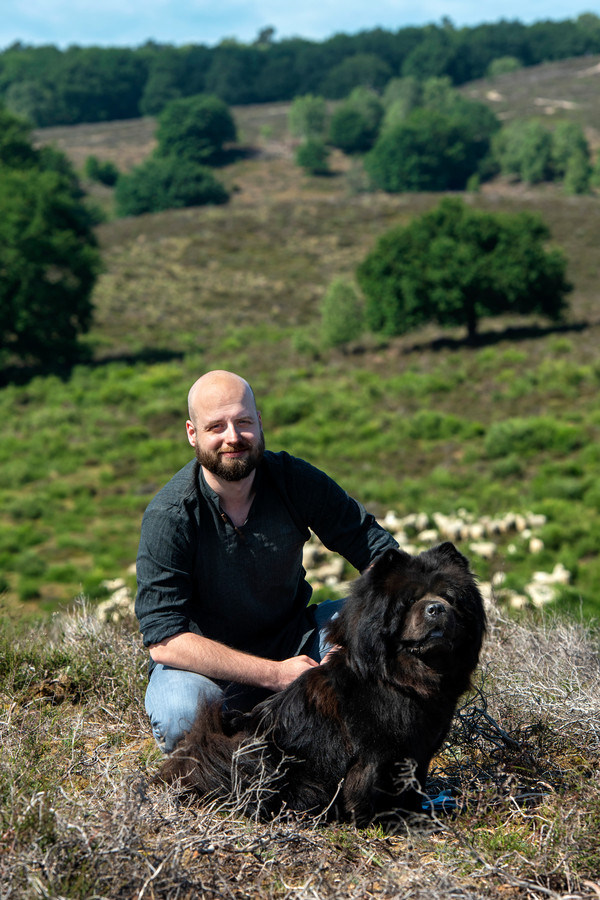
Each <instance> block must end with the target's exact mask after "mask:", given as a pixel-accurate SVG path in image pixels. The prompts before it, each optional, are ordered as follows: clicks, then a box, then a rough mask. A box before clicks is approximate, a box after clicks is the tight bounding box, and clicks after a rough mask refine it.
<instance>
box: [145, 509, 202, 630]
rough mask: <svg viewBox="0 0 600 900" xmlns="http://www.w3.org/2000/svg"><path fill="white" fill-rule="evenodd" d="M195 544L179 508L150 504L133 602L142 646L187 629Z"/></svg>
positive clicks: (186, 519)
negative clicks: (135, 594) (134, 600)
mask: <svg viewBox="0 0 600 900" xmlns="http://www.w3.org/2000/svg"><path fill="white" fill-rule="evenodd" d="M196 542H197V534H195V529H194V528H193V527H192V525H191V523H190V519H189V517H188V516H186V515H185V514H183V515H182V509H181V507H179V506H176V505H174V506H163V505H161V504H158V503H153V504H152V503H151V504H150V506H149V507H148V509H147V510H146V512H145V514H144V518H143V520H142V528H141V535H140V544H139V550H138V556H137V582H138V590H137V596H136V602H135V612H136V615H137V617H138V620H139V623H140V631H141V632H142V635H143V639H144V645H145V646H146V647H147V646H149V645H150V644H156V643H158V642H159V641H162V640H165V638H168V637H171V636H172V635H174V634H179V633H180V632H181V631H189V630H190V618H191V617H190V607H191V604H192V598H193V593H194V586H193V573H192V567H193V561H194V558H195V553H196V547H195V543H196ZM194 630H197V629H194Z"/></svg>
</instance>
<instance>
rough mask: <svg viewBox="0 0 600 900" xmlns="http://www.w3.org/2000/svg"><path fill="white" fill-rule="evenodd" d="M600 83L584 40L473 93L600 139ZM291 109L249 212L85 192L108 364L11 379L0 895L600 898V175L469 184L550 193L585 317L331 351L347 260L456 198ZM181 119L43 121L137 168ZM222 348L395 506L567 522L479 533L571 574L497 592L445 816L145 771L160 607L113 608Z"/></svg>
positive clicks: (295, 428)
mask: <svg viewBox="0 0 600 900" xmlns="http://www.w3.org/2000/svg"><path fill="white" fill-rule="evenodd" d="M599 78H600V71H599V69H598V59H597V58H595V59H590V58H587V59H584V60H576V61H571V62H561V63H557V64H554V65H545V66H541V67H537V68H535V69H531V70H524V71H523V70H522V71H520V72H517V73H511V74H507V75H504V76H501V77H500V78H498V79H497V80H496V81H494V82H493V83H490V82H485V83H484V82H481V83H478V84H472V85H466V86H465V87H464V91H465V92H466V93H467V94H469V95H476V96H478V97H479V98H481V99H484V100H486V102H489V103H490V105H492V107H493V108H494V109H495V110H496V111H498V112H500V113H501V114H502V115H503V117H505V118H508V117H510V116H519V117H528V116H533V115H538V116H540V117H542V118H543V119H544V121H546V122H548V123H550V124H551V123H554V122H556V121H559V120H560V119H562V118H574V119H576V120H578V121H581V122H582V123H583V124H584V125H585V127H586V132H587V135H588V139H589V141H590V143H591V145H592V146H593V148H594V150H595V151H597V149H598V145H599V144H600V103H599V101H598V99H597V98H598V97H599V96H600V94H599V92H598V87H597V86H598V79H599ZM287 109H288V106H287V105H285V104H276V105H271V106H264V107H240V108H236V109H235V115H236V119H237V122H238V128H239V132H240V141H239V147H238V148H237V149H238V152H236V153H235V154H232V160H231V162H230V163H229V164H227V165H225V166H223V168H222V169H221V170H220V171H219V177H220V178H222V180H223V181H224V182H225V183H226V185H227V186H228V188H230V190H231V191H232V199H231V200H230V202H229V204H228V205H227V206H224V207H218V208H199V209H186V210H179V211H172V212H164V213H160V214H155V215H146V216H142V217H139V218H135V219H133V218H131V219H115V218H114V217H113V216H112V193H111V191H110V190H109V189H104V188H100V187H98V186H93V185H89V186H88V187H89V189H90V192H91V193H92V194H93V196H94V199H95V201H96V202H97V203H98V204H100V205H101V206H102V207H103V209H104V210H105V212H106V221H105V222H104V223H103V224H102V225H100V226H98V237H99V241H100V245H101V249H102V254H103V260H104V271H103V273H102V275H101V277H100V279H99V281H98V283H97V286H96V290H95V294H94V304H95V309H96V314H95V321H94V325H93V328H92V330H91V331H90V333H89V335H88V336H87V338H86V343H87V347H88V350H89V359H88V361H86V362H81V363H80V364H78V365H76V366H75V367H74V368H72V369H71V370H69V371H60V372H56V373H53V374H48V373H43V372H32V371H24V370H13V371H11V372H6V373H4V375H3V382H2V386H1V388H0V410H1V419H2V436H1V439H0V461H1V467H0V497H1V511H0V559H1V562H2V572H3V574H2V579H3V583H2V591H3V593H2V596H1V598H0V601H1V603H2V612H3V614H4V616H5V618H6V619H8V620H9V621H10V622H11V623H13V627H12V630H11V628H10V627H7V628H6V629H5V632H4V634H3V637H2V641H3V644H2V654H1V655H0V658H1V660H2V662H1V665H2V676H3V681H2V734H3V738H2V757H1V758H2V760H3V765H2V775H1V776H0V791H1V796H2V800H3V812H2V814H1V818H0V848H1V850H2V853H0V886H1V887H0V893H1V894H2V896H3V897H4V896H5V897H6V898H9V897H10V898H13V897H19V898H21V897H25V898H29V897H32V898H33V897H50V898H59V897H61V898H62V897H69V898H71V897H80V898H91V897H107V898H109V897H110V898H116V897H123V898H125V897H139V898H141V897H147V898H150V897H156V898H176V897H177V898H192V897H204V896H206V897H213V896H224V897H236V898H242V897H256V896H261V897H274V898H275V897H277V898H307V900H308V898H309V897H310V898H315V897H316V898H322V897H323V898H325V897H327V898H329V897H331V898H345V897H360V898H363V897H371V896H376V897H406V898H408V897H411V898H421V897H422V898H425V897H427V898H436V897H440V898H441V897H444V898H445V897H448V898H450V897H460V898H476V897H494V898H501V897H502V898H505V900H506V898H510V900H513V898H514V900H516V898H521V897H522V898H525V897H566V896H569V897H578V898H582V897H593V896H597V895H598V894H599V893H600V887H599V886H598V883H597V882H598V878H599V872H600V859H599V857H598V849H597V848H598V841H597V835H598V828H599V827H600V825H599V823H600V790H599V784H598V761H599V755H600V754H599V743H598V715H599V711H598V672H599V658H598V641H597V633H596V630H595V625H594V621H593V620H594V617H595V616H597V614H598V609H599V606H598V604H599V601H598V597H597V593H598V591H597V588H598V583H599V582H600V560H599V550H600V485H599V482H598V469H599V463H600V442H599V440H598V439H599V436H600V434H599V433H600V413H599V410H598V402H597V396H598V389H599V386H600V351H599V349H598V347H599V346H600V317H599V315H598V250H597V248H598V246H600V198H599V197H598V195H597V194H596V195H593V194H592V195H589V196H577V197H572V196H566V195H565V194H564V193H562V191H561V187H560V186H559V185H542V186H538V187H535V188H532V187H529V186H527V185H523V184H515V183H510V182H508V181H507V180H506V179H499V180H495V181H493V182H490V183H488V184H486V185H484V186H483V188H482V189H481V190H480V191H479V192H477V193H472V194H469V195H467V196H466V198H465V199H466V202H468V203H469V204H471V205H473V206H474V207H476V208H481V209H486V210H492V211H496V210H509V211H514V210H522V209H527V210H531V211H536V212H539V213H540V214H541V215H542V217H543V218H544V220H545V221H546V222H547V223H548V225H549V227H550V229H551V232H552V238H553V241H554V242H555V243H556V244H558V245H559V246H561V247H562V248H563V249H564V251H565V253H566V255H567V258H568V261H569V269H568V275H569V279H570V280H571V282H572V283H573V285H574V290H573V292H572V294H571V295H570V298H569V300H570V310H569V314H568V316H567V319H566V320H565V322H564V323H562V324H560V325H556V324H554V325H553V324H551V323H548V322H545V321H543V320H537V319H516V318H509V319H497V320H486V321H484V322H482V324H481V329H480V334H479V337H478V339H477V342H476V343H474V344H469V343H467V341H466V336H465V334H464V333H463V332H462V331H461V330H460V329H456V330H451V331H441V330H440V329H438V328H436V327H434V326H428V327H426V328H423V329H421V330H420V331H418V332H415V333H412V334H409V335H406V336H404V337H400V338H393V339H386V340H381V339H377V338H374V337H373V336H369V335H367V334H365V335H364V337H363V338H362V339H360V340H357V341H355V342H353V343H352V344H351V345H349V346H347V347H345V348H343V349H337V350H331V349H326V348H325V347H324V346H323V344H322V342H321V340H320V304H321V300H322V297H323V295H324V293H325V291H326V289H327V286H328V285H329V283H330V282H331V280H332V279H333V278H335V277H344V278H348V279H352V278H353V275H354V271H355V267H356V265H357V263H358V262H360V261H361V260H362V259H363V257H364V256H365V254H366V253H367V252H368V251H369V250H370V249H371V248H372V246H373V244H374V242H375V240H376V238H377V236H378V235H379V234H380V233H381V232H382V231H384V230H385V229H387V228H389V227H391V226H392V225H394V224H396V223H403V222H408V221H409V220H410V218H411V217H412V216H414V215H417V214H420V213H421V212H423V211H425V210H428V209H430V208H432V206H434V205H435V204H437V203H438V202H439V199H440V197H439V195H432V194H427V195H425V194H403V195H396V196H391V195H386V194H383V193H371V192H368V191H367V190H366V189H365V181H364V178H363V176H362V172H361V169H360V166H359V164H357V163H355V162H350V161H349V160H348V159H346V158H345V157H343V156H342V155H341V154H337V155H335V154H334V155H332V158H331V169H332V174H331V175H330V176H328V177H321V178H318V177H314V176H308V175H306V174H305V173H304V172H303V171H302V170H301V169H299V168H298V167H297V166H296V165H295V164H294V160H293V142H292V140H291V139H290V138H289V136H288V134H287V128H286V115H287ZM153 134H154V121H153V120H152V119H141V120H135V121H127V122H120V123H105V124H101V125H82V126H76V127H72V128H60V129H59V128H53V129H46V130H43V131H39V132H37V133H36V138H37V140H38V141H41V142H54V143H56V145H57V146H59V147H60V148H61V149H63V150H65V152H67V154H68V155H69V156H70V157H71V159H72V160H73V162H74V163H75V165H76V166H77V167H82V166H83V163H84V161H85V159H86V157H87V156H88V155H90V154H94V155H96V156H97V157H98V158H99V159H101V160H110V161H113V162H115V163H116V164H117V165H118V166H119V167H120V168H122V169H123V170H127V169H129V168H130V167H131V166H132V165H134V164H136V163H138V162H140V161H141V160H143V159H144V158H145V156H146V155H147V154H148V153H149V152H150V150H151V148H152V146H153ZM213 367H224V368H231V369H234V370H235V371H238V372H240V373H241V374H243V375H244V376H245V377H247V378H248V379H249V380H250V381H251V382H252V384H253V385H254V387H255V390H256V393H257V396H258V398H259V403H260V406H261V409H262V413H263V419H264V424H265V431H266V437H267V442H268V446H270V447H271V448H272V449H280V448H285V449H286V450H288V451H289V452H291V453H294V454H296V455H299V456H304V457H306V458H308V459H310V460H311V461H312V462H313V463H315V464H316V465H319V466H320V467H322V468H325V469H326V470H327V471H328V472H330V473H331V474H332V475H334V476H335V477H336V478H337V479H338V480H339V481H340V482H341V483H342V484H343V485H344V486H345V487H346V488H347V489H348V490H349V491H350V492H351V493H353V494H355V495H357V496H358V497H359V498H360V499H361V500H363V502H365V504H366V505H367V506H368V507H369V508H370V509H372V510H373V511H374V512H376V513H377V514H379V515H382V516H383V515H384V514H385V513H386V512H387V511H389V510H394V511H395V513H396V514H397V516H398V517H403V516H407V515H409V514H410V513H417V512H418V513H423V514H425V515H427V516H428V517H430V521H431V522H433V521H434V520H433V516H434V513H442V514H445V515H446V516H452V515H455V514H459V512H460V515H461V516H463V517H464V518H472V519H473V520H481V519H482V518H483V517H486V516H487V517H492V518H500V517H502V516H504V515H505V514H507V513H514V514H525V513H528V514H529V513H533V514H535V515H537V516H539V517H540V519H539V521H540V522H541V523H543V524H540V525H539V527H538V528H537V529H536V535H535V536H536V538H537V539H538V542H537V544H536V548H535V552H534V553H532V552H531V549H532V548H531V546H530V545H529V544H528V543H527V541H526V540H525V539H521V538H520V539H516V537H515V535H514V534H510V535H506V536H502V535H498V536H497V539H496V541H495V543H496V549H495V551H494V554H493V556H492V557H491V558H488V556H485V557H484V556H479V555H478V554H477V553H476V552H473V551H472V549H471V548H470V545H469V544H468V543H465V542H462V543H461V541H460V540H459V541H458V544H459V546H460V547H461V549H463V550H464V551H465V552H466V553H467V555H469V557H470V558H471V562H472V565H473V568H474V570H475V572H476V573H477V575H478V576H479V577H480V578H481V579H482V580H487V579H488V578H490V577H491V576H492V575H493V574H494V573H498V572H500V573H502V574H503V575H504V578H505V581H504V584H505V585H508V586H510V587H511V588H513V589H514V590H516V591H522V590H523V588H524V585H526V584H527V582H528V581H529V580H530V578H531V577H532V574H533V572H535V571H537V570H544V571H551V570H552V569H553V568H554V566H555V565H556V564H558V563H560V564H562V566H564V567H565V569H566V570H567V571H568V572H569V573H570V582H569V584H566V585H563V586H562V587H561V589H560V596H559V597H558V599H557V600H556V601H554V603H553V604H551V605H550V606H547V607H546V608H545V610H544V612H543V616H540V614H539V613H538V612H537V611H535V610H533V611H531V613H526V614H523V613H521V616H522V617H523V618H521V619H520V620H519V621H515V620H514V619H510V618H509V617H507V614H506V612H505V611H503V610H501V609H500V610H498V609H497V610H496V611H495V612H493V614H492V627H491V629H490V635H489V638H488V642H487V645H486V650H485V655H484V666H483V670H482V674H481V676H480V677H479V676H478V680H477V690H476V691H475V692H474V694H473V695H472V696H471V697H470V698H469V699H468V700H467V701H466V705H465V706H464V708H463V710H462V712H461V715H460V716H459V718H458V719H457V722H456V726H455V728H454V730H453V733H452V735H451V738H450V741H449V743H448V746H447V747H446V748H445V750H444V753H443V754H442V755H441V756H440V759H439V760H438V761H437V762H436V766H435V769H434V773H433V778H432V782H431V789H432V793H436V792H437V791H439V790H442V789H444V790H446V789H448V790H451V791H453V792H454V794H455V797H457V798H458V809H459V811H460V815H457V816H456V817H454V818H453V817H448V816H443V817H442V818H441V819H440V821H439V822H438V824H437V829H436V830H434V831H433V832H430V833H427V834H411V835H408V836H396V837H387V836H385V835H383V834H381V833H380V832H379V831H377V830H376V829H368V830H367V831H365V832H357V831H356V830H355V829H352V828H349V827H343V828H342V827H330V828H324V827H323V826H319V825H318V823H314V822H312V823H297V822H293V821H292V822H291V821H288V820H285V819H278V820H276V821H275V822H273V823H271V824H270V825H268V826H259V825H257V824H255V823H247V822H244V821H243V820H241V821H240V820H239V819H238V818H237V817H236V815H235V810H231V809H228V810H224V809H215V808H213V807H209V808H204V809H199V808H197V807H195V806H193V805H190V806H189V807H188V806H187V805H186V804H184V805H181V804H179V805H178V804H177V803H176V802H175V800H174V798H173V796H172V795H171V793H170V792H166V791H161V790H159V789H157V788H155V787H151V786H149V784H148V775H149V774H151V773H152V772H153V771H154V769H155V765H156V760H157V751H156V750H155V749H154V747H153V744H152V741H151V740H150V739H149V738H148V730H147V725H146V722H145V717H144V712H143V690H144V679H145V674H144V670H145V655H144V653H143V652H142V650H141V649H140V646H139V639H138V637H137V635H136V633H135V626H134V624H133V623H132V622H129V621H127V622H123V623H121V624H120V625H119V626H118V627H113V626H111V625H106V624H104V625H103V624H100V623H99V622H98V620H97V619H96V617H95V616H94V614H93V607H94V603H95V601H96V600H97V599H99V598H101V597H103V596H104V595H105V594H106V593H107V591H108V590H109V588H107V586H106V584H105V582H106V581H107V580H112V579H116V578H123V579H125V581H126V583H127V584H128V585H129V587H130V589H131V590H133V587H134V575H133V574H132V570H131V566H132V564H133V563H134V560H135V553H136V547H137V540H138V533H139V524H140V520H141V515H142V512H143V510H144V508H145V506H146V504H147V502H148V501H149V499H150V498H151V496H152V495H153V494H154V493H155V492H156V491H157V490H158V489H159V487H160V486H161V485H162V484H163V483H164V482H165V481H166V480H167V479H168V478H169V477H170V475H171V474H172V473H173V472H174V471H175V470H176V469H177V468H178V467H179V466H181V465H183V464H184V463H185V462H186V461H187V460H188V459H189V456H190V449H189V446H188V445H187V442H186V439H185V430H184V425H183V423H184V420H185V415H186V409H185V401H186V393H187V388H188V386H189V384H190V383H191V382H192V380H194V379H195V378H196V377H197V375H198V374H199V373H201V372H203V371H205V370H207V369H209V368H213ZM347 574H348V575H351V574H352V573H347ZM80 595H84V597H85V598H87V599H86V600H85V601H84V600H81V599H80V600H79V601H77V602H76V603H75V608H74V611H71V612H66V608H67V607H69V606H72V605H73V604H74V601H75V598H76V597H78V596H80ZM51 613H53V614H54V615H53V616H52V618H51V621H42V622H41V623H38V622H37V621H34V620H37V619H38V618H39V617H40V615H42V617H45V618H46V619H47V618H48V617H49V614H51ZM554 613H560V614H561V618H557V619H556V620H554V618H553V616H554ZM535 616H538V618H535ZM24 619H26V620H27V623H28V627H27V630H26V631H24V630H23V621H24Z"/></svg>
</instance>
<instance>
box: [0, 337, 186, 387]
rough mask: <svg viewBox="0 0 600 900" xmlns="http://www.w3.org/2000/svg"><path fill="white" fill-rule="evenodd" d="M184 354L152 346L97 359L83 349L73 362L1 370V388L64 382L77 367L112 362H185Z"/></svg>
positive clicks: (95, 365) (129, 363)
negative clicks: (48, 380)
mask: <svg viewBox="0 0 600 900" xmlns="http://www.w3.org/2000/svg"><path fill="white" fill-rule="evenodd" d="M183 357H184V353H183V352H182V351H178V350H168V349H167V348H163V347H151V348H147V349H144V350H140V351H139V352H138V353H120V354H118V353H115V354H106V355H105V356H102V357H101V358H100V359H94V358H93V357H92V356H91V355H90V354H87V353H86V352H85V350H82V351H81V352H80V353H79V354H78V355H77V356H76V357H75V358H74V359H72V360H71V361H70V362H68V363H67V362H60V363H46V364H43V365H42V364H41V363H38V364H31V365H25V364H23V365H16V364H13V365H9V366H6V367H5V368H4V369H2V370H0V388H3V387H7V385H9V384H14V385H18V386H23V385H25V384H28V383H29V382H30V381H32V379H34V378H38V377H42V378H43V377H46V376H48V375H54V376H56V377H57V378H60V379H61V380H62V381H68V379H69V378H70V376H71V373H72V371H73V369H74V368H75V366H87V367H88V368H90V369H99V368H102V367H104V366H108V365H110V364H112V363H124V364H126V365H135V364H136V363H147V364H149V365H151V364H152V363H161V362H172V361H173V360H181V359H183Z"/></svg>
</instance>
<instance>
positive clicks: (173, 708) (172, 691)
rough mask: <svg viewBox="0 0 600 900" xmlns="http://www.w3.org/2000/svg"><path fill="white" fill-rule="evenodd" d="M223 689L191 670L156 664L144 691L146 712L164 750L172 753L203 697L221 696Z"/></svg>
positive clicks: (193, 717)
mask: <svg viewBox="0 0 600 900" xmlns="http://www.w3.org/2000/svg"><path fill="white" fill-rule="evenodd" d="M222 696H223V691H222V690H221V689H220V688H219V687H218V686H217V685H216V684H215V683H214V682H213V681H210V679H208V678H205V677H204V676H202V675H197V674H196V673H194V672H186V671H184V670H177V669H170V668H168V667H166V666H156V668H155V669H154V671H153V672H152V675H151V676H150V682H149V684H148V688H147V690H146V703H145V706H146V712H147V713H148V716H149V717H150V725H151V727H152V734H153V735H154V738H155V740H156V743H157V744H158V746H159V747H160V749H161V750H162V751H163V753H171V752H172V751H173V750H174V749H175V747H176V745H177V743H178V742H179V741H180V740H181V738H182V737H183V736H184V734H185V733H186V731H189V730H190V728H191V727H192V724H193V722H194V719H195V718H196V713H197V710H198V706H199V703H200V701H201V700H202V699H211V700H212V699H218V698H222Z"/></svg>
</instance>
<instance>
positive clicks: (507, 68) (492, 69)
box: [485, 56, 523, 78]
mask: <svg viewBox="0 0 600 900" xmlns="http://www.w3.org/2000/svg"><path fill="white" fill-rule="evenodd" d="M522 68H523V64H522V63H521V62H520V60H518V59H517V58H516V56H499V57H498V59H493V60H492V61H491V63H490V64H489V66H488V67H487V69H486V72H485V75H486V78H497V77H498V75H507V74H508V73H509V72H518V70H519V69H522Z"/></svg>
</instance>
